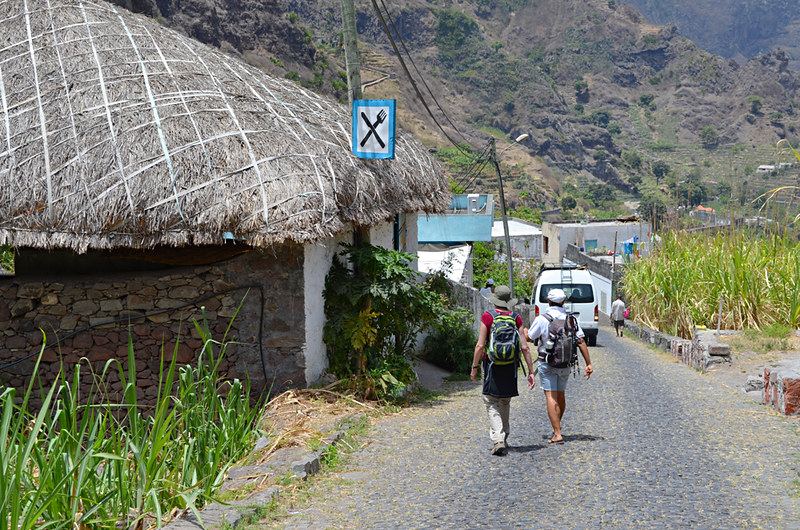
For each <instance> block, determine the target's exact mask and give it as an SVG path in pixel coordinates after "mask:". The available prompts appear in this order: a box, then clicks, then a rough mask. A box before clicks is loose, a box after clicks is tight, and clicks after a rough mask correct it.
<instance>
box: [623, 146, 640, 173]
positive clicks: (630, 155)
mask: <svg viewBox="0 0 800 530" xmlns="http://www.w3.org/2000/svg"><path fill="white" fill-rule="evenodd" d="M622 159H623V160H624V161H625V163H626V164H628V166H630V167H632V168H633V169H639V168H640V167H641V166H642V157H641V156H640V155H639V153H637V152H636V151H635V150H633V149H631V150H630V151H623V152H622Z"/></svg>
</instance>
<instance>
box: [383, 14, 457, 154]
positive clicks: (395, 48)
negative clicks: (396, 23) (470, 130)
mask: <svg viewBox="0 0 800 530" xmlns="http://www.w3.org/2000/svg"><path fill="white" fill-rule="evenodd" d="M372 6H373V7H374V8H375V13H376V14H377V15H378V18H379V19H380V21H381V26H383V31H384V32H385V33H386V36H387V37H388V38H389V42H390V43H391V44H392V49H393V50H394V53H395V55H397V59H398V60H399V61H400V65H401V66H402V67H403V71H404V72H405V74H406V77H408V80H409V81H410V82H411V86H412V87H413V88H414V92H415V93H416V94H417V97H418V98H419V100H420V102H421V103H422V105H423V106H424V107H425V110H426V111H427V113H428V115H429V116H430V117H431V119H433V122H434V123H435V124H436V126H437V127H438V128H439V130H440V131H442V134H444V136H445V138H447V139H448V140H449V141H450V143H452V144H453V145H454V146H455V147H456V149H458V150H459V151H460V152H461V153H462V154H463V155H464V156H467V157H470V158H472V155H471V154H468V153H467V152H466V151H464V150H463V149H462V148H461V146H460V145H459V144H458V143H457V142H456V141H455V140H453V139H452V138H451V137H450V135H449V134H448V133H447V131H445V130H444V127H442V124H441V123H439V120H438V119H436V116H434V115H433V112H431V109H430V107H429V106H428V102H427V101H425V98H424V97H423V96H422V93H421V92H420V90H419V87H418V86H417V82H416V81H415V80H414V78H413V77H412V76H411V72H409V71H408V67H407V66H406V63H405V61H404V60H403V57H402V55H400V50H398V48H397V43H395V41H394V38H393V37H392V34H391V32H390V31H389V27H388V26H387V25H386V20H385V19H384V18H383V13H381V10H380V8H379V7H378V3H377V1H376V0H372ZM398 39H400V35H399V34H398ZM400 40H401V41H402V39H400ZM434 100H435V98H434ZM437 104H438V102H437ZM439 108H440V110H441V107H439ZM442 112H443V113H444V111H442ZM445 116H446V114H445ZM456 130H458V129H456ZM459 134H461V132H460V131H459ZM462 137H463V134H462ZM467 143H468V142H467Z"/></svg>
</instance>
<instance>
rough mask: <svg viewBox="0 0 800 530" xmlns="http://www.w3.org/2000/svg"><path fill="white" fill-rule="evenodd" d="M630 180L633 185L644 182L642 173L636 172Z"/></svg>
mask: <svg viewBox="0 0 800 530" xmlns="http://www.w3.org/2000/svg"><path fill="white" fill-rule="evenodd" d="M628 182H629V183H630V184H632V185H633V186H638V185H639V184H641V183H642V177H641V175H636V174H634V175H631V176H629V177H628Z"/></svg>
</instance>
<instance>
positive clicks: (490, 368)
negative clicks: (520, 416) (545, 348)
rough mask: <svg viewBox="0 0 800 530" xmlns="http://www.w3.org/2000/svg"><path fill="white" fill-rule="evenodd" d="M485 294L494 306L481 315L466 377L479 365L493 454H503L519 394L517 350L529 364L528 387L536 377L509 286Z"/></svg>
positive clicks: (530, 387) (475, 370)
mask: <svg viewBox="0 0 800 530" xmlns="http://www.w3.org/2000/svg"><path fill="white" fill-rule="evenodd" d="M487 298H488V299H489V301H490V302H491V303H493V304H494V307H495V308H494V309H493V310H491V311H486V312H485V313H483V315H481V329H480V333H479V334H478V342H477V343H476V344H475V353H474V355H473V357H472V370H471V371H470V374H469V377H470V379H472V380H473V381H475V377H476V376H477V375H478V367H481V369H482V372H483V403H484V405H486V412H487V413H488V415H489V438H490V439H491V440H492V444H493V445H492V454H493V455H497V456H503V455H504V454H506V451H507V450H508V433H509V414H510V412H511V398H512V397H515V396H518V395H519V392H518V391H517V368H518V366H519V363H520V358H519V352H520V351H522V355H523V357H524V358H525V364H526V366H527V368H528V372H527V373H528V388H529V389H531V390H532V389H533V387H534V386H535V385H536V378H535V377H534V375H533V361H532V359H531V352H530V349H529V348H528V344H527V341H526V340H525V339H524V337H523V331H522V329H523V327H522V317H521V316H519V315H518V314H517V313H515V312H514V311H513V309H514V306H515V305H516V304H517V299H516V298H511V290H510V289H509V288H508V287H507V286H505V285H498V286H497V288H496V289H495V291H494V293H489V294H488V296H487ZM487 342H488V347H487Z"/></svg>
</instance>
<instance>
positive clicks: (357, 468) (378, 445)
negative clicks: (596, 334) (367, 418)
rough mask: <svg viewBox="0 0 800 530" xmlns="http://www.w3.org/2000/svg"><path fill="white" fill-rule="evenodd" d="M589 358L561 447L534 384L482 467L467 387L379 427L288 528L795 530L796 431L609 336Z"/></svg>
mask: <svg viewBox="0 0 800 530" xmlns="http://www.w3.org/2000/svg"><path fill="white" fill-rule="evenodd" d="M591 354H592V361H593V364H594V367H595V374H594V375H593V376H592V378H591V380H590V381H586V380H584V379H581V380H578V379H570V381H569V387H568V389H567V411H566V415H565V418H564V437H565V439H566V443H565V444H563V445H548V444H547V439H548V438H549V436H550V426H549V422H548V420H547V416H546V413H545V404H544V396H543V393H542V391H541V390H540V389H539V388H538V386H537V388H536V389H535V390H534V391H532V392H531V391H528V390H527V389H524V390H522V391H521V397H520V398H516V399H514V400H513V401H512V411H511V415H512V417H511V422H512V428H511V431H512V432H511V436H510V438H509V443H510V444H511V445H512V448H511V451H510V452H509V454H508V455H507V456H505V457H493V456H491V455H490V454H489V440H488V432H487V431H488V423H487V419H486V413H485V409H484V408H483V405H482V403H481V400H480V390H479V388H478V386H477V385H474V384H464V385H462V386H461V387H460V388H461V389H460V390H458V391H456V392H454V393H452V394H451V395H449V396H448V397H447V398H445V399H443V400H441V401H440V402H437V403H435V404H434V405H431V406H430V407H429V408H427V409H424V410H421V411H414V412H412V413H410V414H408V415H406V416H399V417H393V418H388V419H386V420H383V421H381V422H380V423H379V425H378V427H377V428H376V430H375V431H374V433H373V435H374V441H373V442H372V443H371V444H370V445H369V446H368V447H366V448H365V449H363V450H362V451H360V452H359V453H358V454H357V456H356V457H355V459H354V461H353V462H352V464H351V465H350V466H349V469H348V471H345V472H344V473H342V478H343V479H344V480H343V484H342V485H341V487H340V488H337V489H336V490H335V491H333V492H330V493H329V494H328V495H327V497H325V496H323V495H324V494H323V493H319V497H318V498H317V500H315V501H314V504H313V506H312V507H310V508H306V509H304V510H303V511H301V512H299V513H298V514H296V515H293V516H292V517H290V518H289V519H287V520H286V521H285V524H286V528H291V529H309V528H314V529H316V528H486V527H492V528H533V527H562V528H563V527H566V528H598V527H605V528H631V527H635V528H665V527H666V528H683V527H692V528H800V501H799V500H798V495H797V494H796V493H793V492H794V491H795V488H796V487H797V484H796V481H798V479H800V477H799V476H798V469H800V466H799V465H798V459H800V454H799V453H800V445H799V444H798V441H799V440H800V436H798V429H797V426H798V425H799V423H798V422H797V420H787V419H784V418H782V417H780V416H778V415H776V414H774V413H772V412H770V411H769V410H768V409H767V408H765V407H763V406H761V405H760V404H757V403H754V402H752V400H751V399H750V398H748V397H747V396H746V395H744V394H743V393H741V392H740V391H737V390H735V389H731V388H729V387H727V386H725V385H722V384H720V383H719V382H717V381H714V380H712V379H711V378H709V377H708V376H707V375H703V374H700V373H698V372H696V371H694V370H692V369H691V368H688V367H686V366H682V365H679V364H676V363H674V362H673V361H672V360H671V359H670V358H669V357H667V356H665V355H663V354H660V353H656V352H654V351H652V350H649V349H647V348H645V347H644V346H643V345H642V344H641V343H639V342H636V341H634V340H632V339H629V338H622V339H618V338H616V337H615V336H614V334H613V331H610V330H609V329H608V328H605V329H603V330H602V331H601V334H600V338H599V341H598V346H597V347H595V348H591ZM537 385H538V381H537ZM521 386H522V381H521ZM497 506H502V509H498V508H497Z"/></svg>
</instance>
